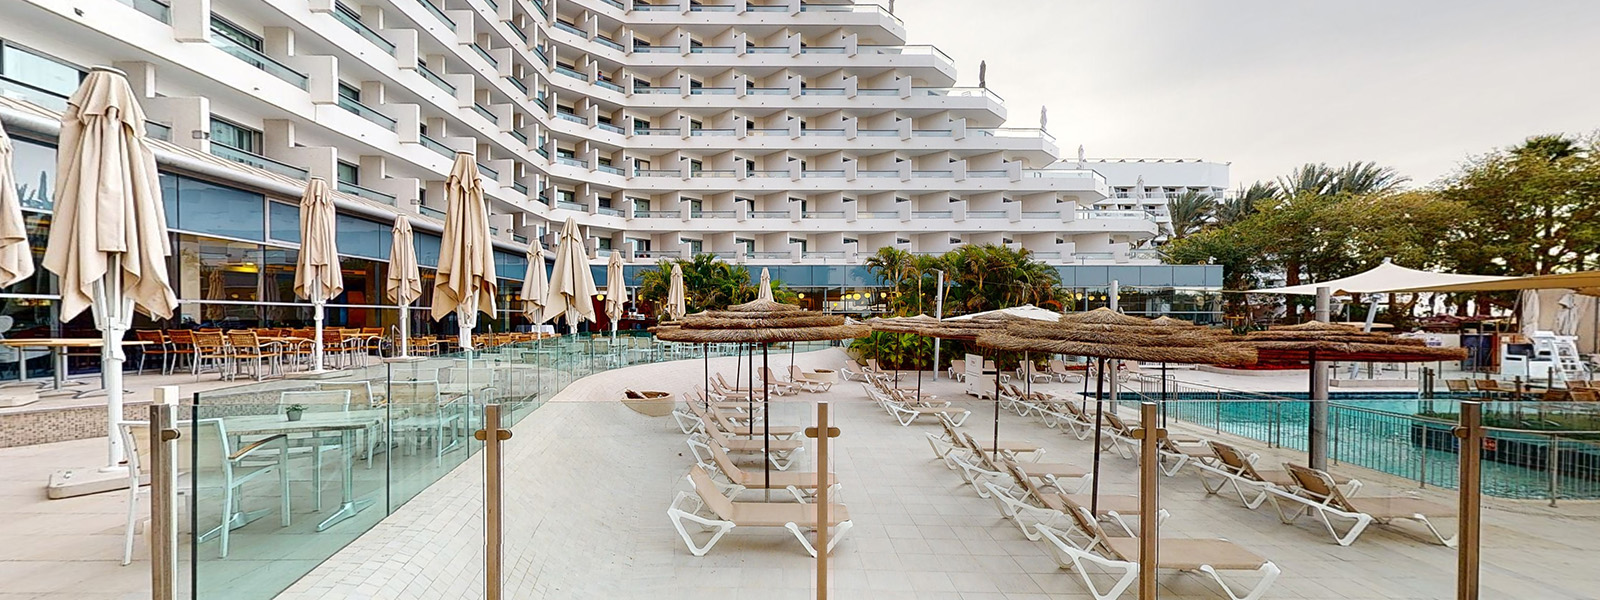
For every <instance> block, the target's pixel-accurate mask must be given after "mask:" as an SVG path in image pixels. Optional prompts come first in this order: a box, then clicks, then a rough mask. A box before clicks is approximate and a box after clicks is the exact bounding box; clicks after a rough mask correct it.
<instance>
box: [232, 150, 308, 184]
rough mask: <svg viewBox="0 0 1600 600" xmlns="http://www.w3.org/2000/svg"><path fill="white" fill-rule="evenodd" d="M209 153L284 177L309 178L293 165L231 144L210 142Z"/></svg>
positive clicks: (302, 170) (304, 171)
mask: <svg viewBox="0 0 1600 600" xmlns="http://www.w3.org/2000/svg"><path fill="white" fill-rule="evenodd" d="M211 154H212V155H213V156H217V157H219V158H226V159H228V160H231V161H233V162H236V163H241V164H246V165H250V166H252V167H255V168H258V169H265V170H267V171H271V172H273V173H277V174H279V175H283V176H285V177H291V178H294V179H299V180H301V181H305V180H308V179H310V178H311V173H310V172H309V171H306V170H305V169H302V168H300V167H296V166H294V165H289V164H284V163H281V162H278V161H275V160H272V159H270V158H267V157H265V156H262V155H260V154H256V153H254V152H248V151H245V150H240V149H238V148H234V147H232V146H224V145H222V144H219V143H216V142H211Z"/></svg>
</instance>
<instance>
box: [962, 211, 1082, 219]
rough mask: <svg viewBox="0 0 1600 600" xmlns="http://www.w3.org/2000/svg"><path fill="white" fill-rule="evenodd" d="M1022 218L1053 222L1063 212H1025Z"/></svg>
mask: <svg viewBox="0 0 1600 600" xmlns="http://www.w3.org/2000/svg"><path fill="white" fill-rule="evenodd" d="M969 214H970V213H969ZM1022 218H1024V219H1053V220H1059V219H1060V218H1061V211H1057V210H1025V211H1022Z"/></svg>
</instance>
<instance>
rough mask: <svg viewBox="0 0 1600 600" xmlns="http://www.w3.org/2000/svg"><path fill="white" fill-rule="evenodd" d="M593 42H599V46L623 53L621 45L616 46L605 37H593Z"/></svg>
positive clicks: (616, 44)
mask: <svg viewBox="0 0 1600 600" xmlns="http://www.w3.org/2000/svg"><path fill="white" fill-rule="evenodd" d="M594 41H596V42H600V45H601V46H605V47H607V48H610V49H612V50H616V51H617V52H623V49H622V44H618V43H616V42H615V41H612V40H611V38H608V37H605V36H595V38H594Z"/></svg>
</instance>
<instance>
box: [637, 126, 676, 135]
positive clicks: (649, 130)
mask: <svg viewBox="0 0 1600 600" xmlns="http://www.w3.org/2000/svg"><path fill="white" fill-rule="evenodd" d="M633 134H634V135H671V136H680V135H683V130H682V129H677V128H672V127H635V128H634V129H633Z"/></svg>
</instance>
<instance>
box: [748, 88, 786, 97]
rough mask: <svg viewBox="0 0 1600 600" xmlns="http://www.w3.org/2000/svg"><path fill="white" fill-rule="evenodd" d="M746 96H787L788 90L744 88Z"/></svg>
mask: <svg viewBox="0 0 1600 600" xmlns="http://www.w3.org/2000/svg"><path fill="white" fill-rule="evenodd" d="M744 93H745V95H746V96H787V95H789V88H786V87H747V88H744Z"/></svg>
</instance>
